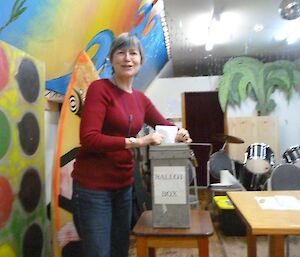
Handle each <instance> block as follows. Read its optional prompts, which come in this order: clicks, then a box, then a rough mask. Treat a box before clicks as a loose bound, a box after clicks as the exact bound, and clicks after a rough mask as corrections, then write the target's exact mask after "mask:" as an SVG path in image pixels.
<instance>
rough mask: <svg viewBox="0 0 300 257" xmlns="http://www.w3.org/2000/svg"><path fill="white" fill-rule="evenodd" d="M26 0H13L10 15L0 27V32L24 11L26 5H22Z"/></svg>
mask: <svg viewBox="0 0 300 257" xmlns="http://www.w3.org/2000/svg"><path fill="white" fill-rule="evenodd" d="M26 1H27V0H15V3H14V5H13V7H12V10H11V14H10V17H9V19H8V21H7V22H6V23H5V24H4V25H3V26H1V27H0V33H1V32H2V30H4V29H5V28H6V27H7V26H8V25H9V24H11V23H12V22H14V21H15V20H16V19H18V18H19V17H20V15H21V14H22V13H23V12H25V11H26V9H27V7H26V6H24V4H25V3H26Z"/></svg>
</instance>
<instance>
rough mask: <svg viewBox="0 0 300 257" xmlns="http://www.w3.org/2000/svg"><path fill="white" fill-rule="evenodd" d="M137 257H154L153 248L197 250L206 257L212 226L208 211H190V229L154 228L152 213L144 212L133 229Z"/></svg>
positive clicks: (201, 255) (200, 255)
mask: <svg viewBox="0 0 300 257" xmlns="http://www.w3.org/2000/svg"><path fill="white" fill-rule="evenodd" d="M133 234H134V235H135V236H136V247H137V256H138V257H148V256H155V248H198V249H199V257H208V256H209V248H208V237H209V236H211V235H212V234H213V225H212V222H211V218H210V214H209V212H208V211H202V210H191V226H190V228H154V227H153V226H152V211H145V212H144V213H143V214H142V215H141V217H140V218H139V220H138V222H137V223H136V225H135V226H134V228H133Z"/></svg>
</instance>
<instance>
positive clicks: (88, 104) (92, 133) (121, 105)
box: [72, 79, 174, 190]
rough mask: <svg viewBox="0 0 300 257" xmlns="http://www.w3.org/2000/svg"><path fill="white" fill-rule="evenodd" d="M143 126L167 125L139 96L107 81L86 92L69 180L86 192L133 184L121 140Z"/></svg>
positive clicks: (130, 161) (131, 160) (129, 159)
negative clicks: (78, 140) (74, 158)
mask: <svg viewBox="0 0 300 257" xmlns="http://www.w3.org/2000/svg"><path fill="white" fill-rule="evenodd" d="M144 123H146V124H148V125H150V126H152V127H154V126H155V125H174V124H172V123H170V122H169V121H167V120H166V119H165V118H164V117H163V116H162V115H161V114H160V113H159V112H158V111H157V109H156V108H155V107H154V105H153V104H152V102H151V101H150V99H149V98H147V97H146V96H145V95H144V94H143V93H142V92H139V91H137V90H133V92H132V93H127V92H125V91H123V90H121V89H119V88H118V87H116V86H115V85H114V84H112V83H111V82H110V80H108V79H100V80H96V81H94V82H93V83H92V84H91V85H90V86H89V88H88V91H87V95H86V100H85V103H84V108H83V112H82V115H81V123H80V143H81V148H80V151H79V153H78V155H77V157H76V161H75V163H74V170H73V172H72V177H73V179H74V180H75V181H76V182H78V183H79V184H80V185H81V186H82V187H84V188H88V189H102V190H109V189H120V188H123V187H126V186H129V185H131V184H132V183H133V170H134V156H133V151H132V150H131V149H125V138H126V137H130V136H135V135H136V134H137V133H138V132H139V131H140V130H141V128H142V126H143V124H144Z"/></svg>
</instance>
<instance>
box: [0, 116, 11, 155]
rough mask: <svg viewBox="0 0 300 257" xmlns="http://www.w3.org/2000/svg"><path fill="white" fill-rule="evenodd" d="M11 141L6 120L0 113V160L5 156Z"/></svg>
mask: <svg viewBox="0 0 300 257" xmlns="http://www.w3.org/2000/svg"><path fill="white" fill-rule="evenodd" d="M10 140H11V132H10V127H9V122H8V119H7V118H6V116H5V114H4V113H3V112H2V111H0V159H2V157H3V156H4V155H5V154H6V152H7V149H8V147H9V144H10Z"/></svg>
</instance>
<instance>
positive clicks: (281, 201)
mask: <svg viewBox="0 0 300 257" xmlns="http://www.w3.org/2000/svg"><path fill="white" fill-rule="evenodd" d="M255 200H256V201H257V203H258V204H259V206H260V207H261V208H262V209H264V210H300V200H298V199H297V198H296V197H294V196H287V195H275V196H264V197H261V196H256V197H255Z"/></svg>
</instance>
